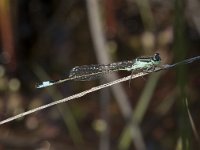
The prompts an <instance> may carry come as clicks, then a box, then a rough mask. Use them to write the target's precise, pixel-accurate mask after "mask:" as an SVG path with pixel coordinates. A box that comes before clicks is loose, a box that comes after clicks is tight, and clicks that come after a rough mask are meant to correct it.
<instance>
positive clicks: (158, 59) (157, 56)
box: [154, 53, 161, 61]
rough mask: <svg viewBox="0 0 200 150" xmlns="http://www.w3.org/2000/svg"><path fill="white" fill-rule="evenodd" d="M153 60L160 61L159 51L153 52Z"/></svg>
mask: <svg viewBox="0 0 200 150" xmlns="http://www.w3.org/2000/svg"><path fill="white" fill-rule="evenodd" d="M154 60H155V61H160V60H161V58H160V56H159V53H155V55H154Z"/></svg>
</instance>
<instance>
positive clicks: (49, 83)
mask: <svg viewBox="0 0 200 150" xmlns="http://www.w3.org/2000/svg"><path fill="white" fill-rule="evenodd" d="M51 85H53V83H52V82H50V81H44V82H42V83H40V84H37V85H36V88H37V89H40V88H44V87H47V86H51Z"/></svg>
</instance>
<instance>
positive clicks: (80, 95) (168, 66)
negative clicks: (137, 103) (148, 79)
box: [0, 56, 200, 125]
mask: <svg viewBox="0 0 200 150" xmlns="http://www.w3.org/2000/svg"><path fill="white" fill-rule="evenodd" d="M198 60H200V56H196V57H193V58H190V59H186V60H183V61H181V62H178V63H175V64H172V65H167V64H166V65H162V66H161V67H156V68H155V70H152V71H149V72H139V73H137V74H134V75H129V76H126V77H123V78H120V79H118V80H115V81H112V82H108V83H105V84H102V85H99V86H96V87H93V88H91V89H89V90H85V91H83V92H80V93H77V94H74V95H72V96H69V97H67V98H64V99H61V100H58V101H55V102H52V103H49V104H46V105H42V106H40V107H37V108H34V109H31V110H29V111H26V112H24V113H20V114H18V115H16V116H13V117H10V118H7V119H5V120H3V121H1V122H0V125H2V124H5V123H7V122H10V121H13V120H16V119H18V118H21V117H24V116H27V115H29V114H32V113H34V112H37V111H40V110H43V109H46V108H48V107H51V106H54V105H57V104H60V103H64V102H67V101H70V100H73V99H76V98H80V97H82V96H84V95H87V94H89V93H91V92H95V91H98V90H100V89H103V88H106V87H110V86H112V85H115V84H118V83H121V82H125V81H128V80H130V79H135V78H138V77H142V76H145V75H147V74H150V73H152V72H157V71H161V70H166V69H170V68H173V67H175V66H177V65H183V64H189V63H192V62H194V61H198Z"/></svg>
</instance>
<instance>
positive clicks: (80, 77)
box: [36, 53, 161, 88]
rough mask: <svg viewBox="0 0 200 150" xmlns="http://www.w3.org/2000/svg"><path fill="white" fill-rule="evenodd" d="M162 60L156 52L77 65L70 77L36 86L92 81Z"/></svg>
mask: <svg viewBox="0 0 200 150" xmlns="http://www.w3.org/2000/svg"><path fill="white" fill-rule="evenodd" d="M160 62H161V58H160V56H159V53H155V54H154V55H153V56H147V57H144V56H142V57H138V58H136V59H134V60H131V61H121V62H116V63H111V64H107V65H103V64H96V65H84V66H76V67H74V68H72V69H71V71H70V73H69V77H68V78H65V79H61V80H57V81H44V82H42V83H40V84H38V85H37V86H36V88H44V87H47V86H51V85H55V84H59V83H62V82H65V81H69V80H74V81H90V80H95V79H98V78H100V77H102V76H103V75H104V74H108V73H110V72H114V71H121V70H123V71H132V73H133V72H136V71H137V72H138V71H139V72H140V71H149V70H151V69H154V68H155V67H156V66H158V65H159V64H160Z"/></svg>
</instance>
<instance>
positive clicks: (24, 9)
mask: <svg viewBox="0 0 200 150" xmlns="http://www.w3.org/2000/svg"><path fill="white" fill-rule="evenodd" d="M97 8H98V9H97ZM0 35H1V36H0V120H4V119H6V118H8V117H10V116H14V115H16V114H19V113H22V112H25V111H27V110H30V109H33V108H36V107H38V106H41V105H44V104H47V103H50V102H52V101H56V100H58V99H61V98H64V97H67V96H70V95H73V94H75V93H78V92H81V91H83V90H86V89H89V88H91V87H93V86H95V85H99V84H101V83H105V82H108V81H89V82H78V81H77V82H74V81H71V82H66V83H64V84H61V85H57V86H54V87H52V88H45V89H35V84H36V83H37V82H40V81H43V80H50V79H52V80H57V79H60V78H63V77H67V75H68V73H69V70H70V69H71V68H73V67H74V66H77V65H89V64H98V63H109V62H116V61H122V60H132V59H133V58H135V57H138V56H141V55H153V54H154V53H155V52H159V53H160V55H161V58H162V63H163V64H165V63H168V64H171V63H173V62H177V61H180V60H183V59H185V58H190V57H194V56H197V55H199V54H200V52H199V50H200V1H198V0H188V1H186V0H173V1H166V0H99V1H97V0H15V1H12V0H1V1H0ZM128 74H130V73H126V72H119V73H118V77H123V76H125V75H128ZM199 77H200V67H199V63H193V64H190V65H184V66H181V67H177V68H175V69H172V70H167V71H162V73H160V72H159V73H153V74H152V75H149V76H146V77H144V78H139V79H135V80H133V81H131V87H129V84H128V83H127V82H125V83H123V84H122V85H119V86H114V87H112V88H108V89H105V90H102V91H100V92H95V93H92V94H89V95H88V96H84V97H82V98H80V99H77V100H73V101H69V102H67V103H64V104H61V105H58V106H55V107H51V108H48V109H46V110H43V111H39V112H36V113H33V114H31V115H28V116H26V117H24V118H20V119H18V120H15V121H12V122H9V123H7V124H4V125H1V126H0V150H27V149H29V150H47V149H48V150H66V149H69V150H94V149H100V150H109V149H111V150H113V149H123V150H126V149H131V150H132V149H133V150H134V149H136V150H138V149H144V150H145V149H147V150H160V149H162V150H172V149H176V150H181V149H199V148H200V145H199V143H200V141H199V140H200V139H199V136H198V135H199V133H200V131H199V130H200V129H199V127H200V118H199V114H200V109H199V108H200V93H199V92H200V78H199ZM115 87H120V88H115ZM186 100H187V102H188V106H187V105H186Z"/></svg>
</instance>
